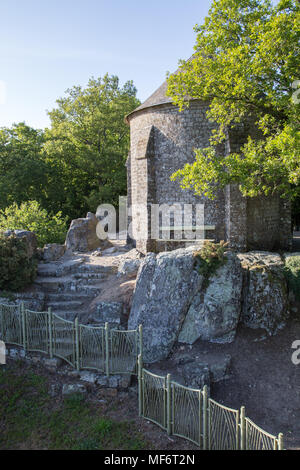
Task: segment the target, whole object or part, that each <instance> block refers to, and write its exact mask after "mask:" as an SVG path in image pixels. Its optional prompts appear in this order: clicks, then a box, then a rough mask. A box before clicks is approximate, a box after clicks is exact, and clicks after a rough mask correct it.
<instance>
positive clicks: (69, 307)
mask: <svg viewBox="0 0 300 470" xmlns="http://www.w3.org/2000/svg"><path fill="white" fill-rule="evenodd" d="M82 305H83V302H80V301H77V300H73V301H66V302H63V301H61V302H48V307H51V308H52V311H53V312H56V311H57V310H60V311H64V312H73V311H77V310H79V309H80V307H82Z"/></svg>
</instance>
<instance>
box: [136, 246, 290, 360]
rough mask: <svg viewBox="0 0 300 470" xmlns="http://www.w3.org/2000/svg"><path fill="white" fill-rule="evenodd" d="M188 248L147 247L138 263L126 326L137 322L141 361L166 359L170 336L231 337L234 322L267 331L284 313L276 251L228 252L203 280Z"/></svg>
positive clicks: (283, 286) (173, 338) (225, 339)
mask: <svg viewBox="0 0 300 470" xmlns="http://www.w3.org/2000/svg"><path fill="white" fill-rule="evenodd" d="M194 251H195V247H189V248H186V249H179V250H175V251H171V252H164V253H160V254H158V255H155V254H153V253H150V254H148V255H147V257H146V258H145V260H144V262H143V264H142V265H141V267H140V269H139V272H138V277H137V283H136V289H135V292H134V296H133V302H132V308H131V312H130V316H129V322H128V326H129V328H130V329H135V328H137V327H138V325H139V324H142V325H143V332H144V334H143V338H144V361H145V362H146V363H147V362H148V363H154V362H158V361H161V360H164V359H166V358H167V357H168V356H169V354H170V352H171V351H172V348H173V346H174V345H175V343H176V342H179V343H187V344H193V343H195V342H196V341H197V340H204V341H209V342H211V343H229V342H232V341H233V340H234V338H235V334H236V330H237V326H238V324H239V323H240V322H241V323H243V324H244V325H246V326H247V327H250V328H260V329H264V330H265V331H266V332H267V333H268V334H269V335H273V334H275V333H276V332H277V331H278V330H279V329H280V328H282V327H283V326H284V325H285V322H286V320H287V318H288V316H289V303H288V288H287V281H286V278H285V275H284V262H283V261H282V259H281V257H280V255H279V254H276V253H269V252H249V253H243V254H237V253H231V252H228V253H226V259H227V262H225V264H223V265H222V266H221V267H219V268H218V269H217V271H216V272H215V273H213V274H211V275H210V277H209V279H208V280H205V281H206V282H204V279H203V276H201V275H200V274H198V272H197V271H196V269H195V263H194V257H193V252H194Z"/></svg>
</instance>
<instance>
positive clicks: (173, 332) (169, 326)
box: [128, 247, 203, 363]
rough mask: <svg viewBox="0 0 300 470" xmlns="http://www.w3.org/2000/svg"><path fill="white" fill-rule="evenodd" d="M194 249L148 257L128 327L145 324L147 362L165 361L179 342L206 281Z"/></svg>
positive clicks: (144, 337) (142, 268)
mask: <svg viewBox="0 0 300 470" xmlns="http://www.w3.org/2000/svg"><path fill="white" fill-rule="evenodd" d="M193 251H194V250H193V248H192V247H191V248H187V249H179V250H175V251H171V252H165V253H160V254H159V255H155V254H153V253H150V254H148V255H147V256H146V258H145V260H144V262H143V264H142V266H141V268H140V270H139V273H138V279H137V284H136V289H135V293H134V298H133V303H132V308H131V312H130V317H129V322H128V327H129V329H135V328H137V327H138V326H139V325H140V324H142V325H143V345H144V351H143V355H144V361H145V362H146V363H153V362H156V361H159V360H161V359H164V358H165V357H167V356H168V354H169V353H170V351H171V349H172V346H173V345H174V342H175V341H176V339H177V337H178V334H179V331H180V329H181V326H182V322H183V321H184V319H185V316H186V313H187V311H188V308H189V305H190V300H191V298H192V297H193V296H194V294H195V293H196V292H198V290H199V288H200V286H201V284H202V281H203V278H202V276H200V275H199V274H198V273H197V272H196V271H195V270H194V257H193Z"/></svg>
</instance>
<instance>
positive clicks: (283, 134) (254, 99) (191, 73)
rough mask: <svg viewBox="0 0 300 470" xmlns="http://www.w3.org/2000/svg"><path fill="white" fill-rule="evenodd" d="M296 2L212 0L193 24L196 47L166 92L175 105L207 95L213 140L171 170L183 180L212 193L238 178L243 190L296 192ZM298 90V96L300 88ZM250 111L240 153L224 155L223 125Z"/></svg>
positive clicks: (299, 181) (299, 183) (299, 99)
mask: <svg viewBox="0 0 300 470" xmlns="http://www.w3.org/2000/svg"><path fill="white" fill-rule="evenodd" d="M299 19H300V17H299V2H298V1H296V0H294V1H292V0H281V1H279V3H278V5H277V6H275V7H274V6H272V4H271V2H270V1H269V0H261V1H259V0H215V1H213V4H212V7H211V9H210V11H209V15H208V17H207V18H206V19H205V21H204V24H203V25H202V26H196V27H195V31H196V32H197V33H198V34H197V41H196V45H195V47H194V50H195V52H194V55H193V56H192V58H191V59H190V60H188V61H181V63H180V67H179V71H178V72H177V73H176V74H173V75H169V77H168V94H169V96H171V97H172V99H173V102H174V104H176V105H178V106H179V108H180V110H182V109H183V108H184V107H185V106H188V101H187V99H186V97H187V96H188V97H190V98H197V99H201V100H204V101H208V102H209V103H210V106H209V111H208V117H209V119H210V120H212V121H214V122H216V123H217V124H218V129H216V130H215V131H214V132H213V133H212V135H211V140H210V147H209V148H206V149H203V148H202V149H196V151H195V155H196V159H195V162H194V163H193V164H190V165H186V166H185V167H184V168H183V169H180V170H179V171H177V172H176V173H175V174H174V175H172V179H179V180H180V184H181V186H182V188H186V189H187V188H189V189H190V188H193V189H194V191H195V193H196V194H204V195H206V196H208V197H209V198H213V197H214V196H215V190H216V188H217V187H219V188H220V187H225V186H226V185H227V184H230V183H238V184H239V187H240V190H241V192H242V194H243V195H244V196H249V197H254V196H258V195H262V194H265V195H270V194H274V193H276V192H280V194H281V195H282V196H283V197H292V198H296V197H297V195H299V193H300V152H299V148H300V145H299V103H300V93H298V91H297V90H296V88H297V86H298V85H300V81H297V80H298V79H300V77H299V34H300V33H299ZM298 95H299V96H298ZM248 116H253V117H254V118H255V120H256V124H257V128H258V130H259V131H260V132H261V136H260V138H258V139H253V138H251V137H250V136H249V137H248V141H247V142H246V144H245V145H244V146H243V147H242V148H241V151H240V153H232V154H230V155H226V156H225V157H224V156H221V155H220V153H218V151H217V146H218V144H220V143H221V142H223V141H224V139H225V137H226V132H227V131H228V130H229V129H234V127H235V126H236V125H237V124H238V123H240V122H242V121H243V120H245V118H247V117H248Z"/></svg>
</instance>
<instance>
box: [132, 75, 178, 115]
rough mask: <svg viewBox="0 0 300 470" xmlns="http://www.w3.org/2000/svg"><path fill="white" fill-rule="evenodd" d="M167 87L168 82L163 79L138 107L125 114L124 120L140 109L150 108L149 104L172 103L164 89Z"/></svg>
mask: <svg viewBox="0 0 300 470" xmlns="http://www.w3.org/2000/svg"><path fill="white" fill-rule="evenodd" d="M167 88H168V84H167V82H166V81H165V82H164V83H163V84H162V85H161V86H160V87H159V88H158V89H157V90H156V91H155V92H154V93H152V95H151V96H149V98H147V99H146V101H144V103H142V104H141V105H140V106H139V107H138V108H136V109H135V110H134V111H132V112H131V113H130V114H128V115H127V116H126V120H127V121H128V118H129V117H130V116H131V115H132V114H134V113H136V112H137V111H141V110H142V109H146V108H151V106H159V105H161V104H166V103H172V99H171V98H170V97H169V96H167V95H166V91H167Z"/></svg>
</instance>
